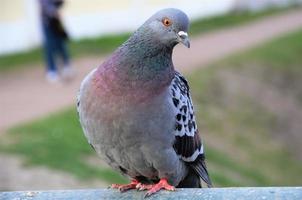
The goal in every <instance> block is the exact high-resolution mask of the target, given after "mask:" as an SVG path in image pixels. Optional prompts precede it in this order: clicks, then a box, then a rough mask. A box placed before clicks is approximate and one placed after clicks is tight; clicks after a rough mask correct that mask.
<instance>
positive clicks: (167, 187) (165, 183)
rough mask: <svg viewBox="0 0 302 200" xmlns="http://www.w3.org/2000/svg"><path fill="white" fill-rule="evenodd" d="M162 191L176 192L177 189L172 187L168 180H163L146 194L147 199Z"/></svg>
mask: <svg viewBox="0 0 302 200" xmlns="http://www.w3.org/2000/svg"><path fill="white" fill-rule="evenodd" d="M161 189H164V190H169V191H175V187H174V186H172V185H170V184H169V183H168V181H167V179H165V178H162V179H160V181H159V182H158V183H157V184H154V185H152V187H151V189H149V190H148V192H147V193H146V194H145V197H149V196H151V195H152V194H154V193H156V192H158V191H159V190H161Z"/></svg>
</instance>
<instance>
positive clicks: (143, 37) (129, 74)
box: [116, 29, 174, 87]
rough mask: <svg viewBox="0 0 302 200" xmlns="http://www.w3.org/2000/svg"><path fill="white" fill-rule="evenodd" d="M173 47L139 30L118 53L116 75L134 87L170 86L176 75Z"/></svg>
mask: <svg viewBox="0 0 302 200" xmlns="http://www.w3.org/2000/svg"><path fill="white" fill-rule="evenodd" d="M172 51H173V47H167V46H164V45H162V44H160V43H159V42H158V41H156V40H155V38H154V37H152V33H150V32H148V31H146V30H144V29H142V30H141V29H139V30H138V31H137V32H135V33H134V34H133V35H132V37H130V38H129V40H128V41H127V42H126V43H125V44H124V45H122V46H121V48H120V49H119V50H118V51H117V52H116V53H117V60H119V61H118V64H117V65H116V73H117V76H118V77H119V78H121V80H128V81H129V82H131V84H132V85H142V84H146V83H149V84H151V85H152V84H154V85H156V86H158V87H161V86H163V85H168V84H169V83H170V82H171V80H172V78H173V75H174V67H173V63H172Z"/></svg>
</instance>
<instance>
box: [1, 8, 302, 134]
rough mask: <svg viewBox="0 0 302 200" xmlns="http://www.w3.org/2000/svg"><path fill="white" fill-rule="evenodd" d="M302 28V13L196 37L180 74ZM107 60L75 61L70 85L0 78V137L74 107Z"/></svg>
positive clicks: (33, 73) (178, 58)
mask: <svg viewBox="0 0 302 200" xmlns="http://www.w3.org/2000/svg"><path fill="white" fill-rule="evenodd" d="M300 28H302V9H300V10H296V11H290V12H288V13H283V14H281V15H278V16H271V17H267V18H265V19H261V20H259V21H256V22H252V23H249V24H245V25H241V26H237V27H232V28H226V29H223V30H219V31H215V32H209V33H206V34H202V35H200V36H196V37H195V38H193V39H192V40H191V45H192V47H191V49H186V48H184V47H182V46H181V45H179V46H178V47H177V48H176V50H175V54H174V57H173V58H174V64H175V66H176V68H177V69H178V70H179V71H181V72H190V71H191V70H193V69H195V68H198V67H204V66H206V65H207V64H209V63H211V62H213V61H215V60H218V59H221V58H223V57H225V56H228V55H230V54H233V53H236V52H239V51H242V50H244V49H248V48H251V47H253V46H256V45H259V44H260V43H263V42H265V41H267V40H270V39H272V38H274V37H277V36H280V35H282V34H285V33H287V32H291V31H294V30H297V29H300ZM103 59H104V58H97V57H86V58H80V59H75V60H74V66H75V68H76V70H77V76H76V78H75V79H74V80H73V81H72V82H71V83H65V84H63V83H58V84H49V83H47V82H46V81H45V79H44V78H45V77H44V71H43V70H44V67H42V66H41V67H39V68H38V67H36V68H30V69H29V70H27V71H18V72H14V73H6V74H1V75H0V113H1V115H0V133H1V132H4V130H5V129H7V128H8V127H11V126H13V125H16V124H20V123H23V122H26V121H29V120H32V119H35V118H38V117H41V116H45V115H46V114H49V112H56V111H58V110H60V109H62V108H65V107H66V106H70V105H74V106H75V97H76V92H77V90H78V88H79V85H80V82H81V80H82V79H83V77H84V76H85V74H87V73H88V71H90V70H91V69H92V68H94V67H96V66H98V64H99V63H101V62H102V60H103Z"/></svg>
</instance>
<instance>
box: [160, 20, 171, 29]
mask: <svg viewBox="0 0 302 200" xmlns="http://www.w3.org/2000/svg"><path fill="white" fill-rule="evenodd" d="M162 23H163V24H164V25H165V26H167V27H168V26H171V24H172V21H171V20H170V19H169V18H164V19H163V20H162Z"/></svg>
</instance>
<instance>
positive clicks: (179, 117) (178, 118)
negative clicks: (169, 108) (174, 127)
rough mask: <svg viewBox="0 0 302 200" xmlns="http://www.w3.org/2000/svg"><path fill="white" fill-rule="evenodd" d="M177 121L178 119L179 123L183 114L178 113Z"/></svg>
mask: <svg viewBox="0 0 302 200" xmlns="http://www.w3.org/2000/svg"><path fill="white" fill-rule="evenodd" d="M176 119H177V120H178V121H180V120H181V114H180V113H178V114H177V115H176Z"/></svg>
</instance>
